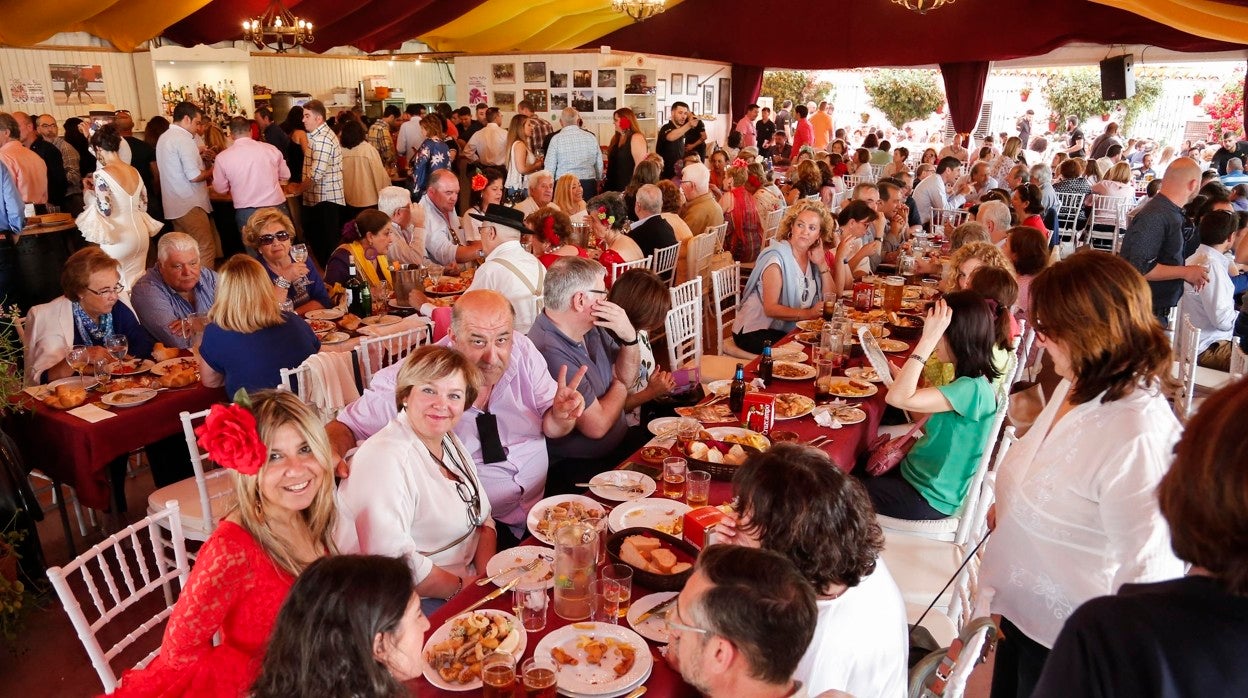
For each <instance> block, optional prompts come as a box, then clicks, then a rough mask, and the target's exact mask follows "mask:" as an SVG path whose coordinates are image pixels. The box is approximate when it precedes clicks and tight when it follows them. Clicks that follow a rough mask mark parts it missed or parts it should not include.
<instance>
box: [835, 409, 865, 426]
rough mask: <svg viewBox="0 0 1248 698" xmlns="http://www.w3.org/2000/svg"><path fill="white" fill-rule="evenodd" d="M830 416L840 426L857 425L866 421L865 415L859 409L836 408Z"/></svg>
mask: <svg viewBox="0 0 1248 698" xmlns="http://www.w3.org/2000/svg"><path fill="white" fill-rule="evenodd" d="M832 416H834V417H836V421H838V422H840V423H841V424H857V423H859V422H865V421H866V420H867V413H866V412H864V411H863V410H862V408H861V407H837V408H834V409H833V410H832Z"/></svg>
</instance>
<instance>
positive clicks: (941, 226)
mask: <svg viewBox="0 0 1248 698" xmlns="http://www.w3.org/2000/svg"><path fill="white" fill-rule="evenodd" d="M970 219H971V214H970V212H969V211H963V210H961V209H956V208H934V209H932V220H931V223H930V224H929V225H928V230H929V231H930V232H931V233H932V234H933V235H935V234H937V233H942V234H943V233H944V231H945V225H946V224H948V225H951V226H953V227H954V228H956V227H958V226H959V225H962V224H963V223H965V222H967V221H969V220H970Z"/></svg>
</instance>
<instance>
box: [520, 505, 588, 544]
mask: <svg viewBox="0 0 1248 698" xmlns="http://www.w3.org/2000/svg"><path fill="white" fill-rule="evenodd" d="M564 502H580V503H581V504H584V505H585V506H586V507H591V508H594V509H597V510H598V511H603V510H605V509H606V507H604V506H603V505H602V503H601V502H598V501H596V500H593V499H590V498H589V497H586V496H583V495H579V494H560V495H556V496H554V497H547V498H546V499H543V500H542V501H540V502H538V503H537V504H534V505H533V508H532V509H530V510H529V519H528V521H527V522H526V523H527V524H528V526H529V533H532V534H533V537H534V538H536V539H538V540H540V541H541V542H543V543H545V544H546V545H554V544H555V541H554V539H553V538H551V537H550V536H547V535H546V534H544V533H540V532H538V530H537V523H538V522H539V521H541V520H542V519H543V518H545V516H546V510H547V509H548V508H550V507H551V506H554V505H555V504H563V503H564Z"/></svg>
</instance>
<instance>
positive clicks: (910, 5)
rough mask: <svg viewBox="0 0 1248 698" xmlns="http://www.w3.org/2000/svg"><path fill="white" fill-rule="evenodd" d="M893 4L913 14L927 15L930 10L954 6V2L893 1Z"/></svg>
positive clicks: (947, 0) (944, 0) (935, 0)
mask: <svg viewBox="0 0 1248 698" xmlns="http://www.w3.org/2000/svg"><path fill="white" fill-rule="evenodd" d="M893 2H894V3H896V4H898V5H901V6H902V7H904V8H906V9H907V10H910V11H911V12H918V13H919V14H921V15H925V14H927V11H928V10H937V9H940V8H941V7H944V6H945V5H952V4H953V3H954V0H893Z"/></svg>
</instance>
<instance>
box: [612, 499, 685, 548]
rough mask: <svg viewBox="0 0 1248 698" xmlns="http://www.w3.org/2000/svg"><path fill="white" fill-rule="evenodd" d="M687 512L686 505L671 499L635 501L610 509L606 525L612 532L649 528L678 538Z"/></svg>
mask: <svg viewBox="0 0 1248 698" xmlns="http://www.w3.org/2000/svg"><path fill="white" fill-rule="evenodd" d="M689 510H690V506H689V505H688V504H685V503H684V502H677V501H675V500H672V499H662V498H659V497H647V498H646V499H636V500H633V501H631V502H628V503H626V504H621V505H619V506H617V507H616V508H614V509H612V510H611V514H610V515H609V516H608V517H607V525H608V526H610V527H611V530H612V531H623V530H624V529H626V528H649V529H652V530H655V531H658V532H660V533H666V534H667V535H669V536H676V537H677V538H679V537H680V535H681V532H682V531H683V530H684V524H685V512H687V511H689Z"/></svg>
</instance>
